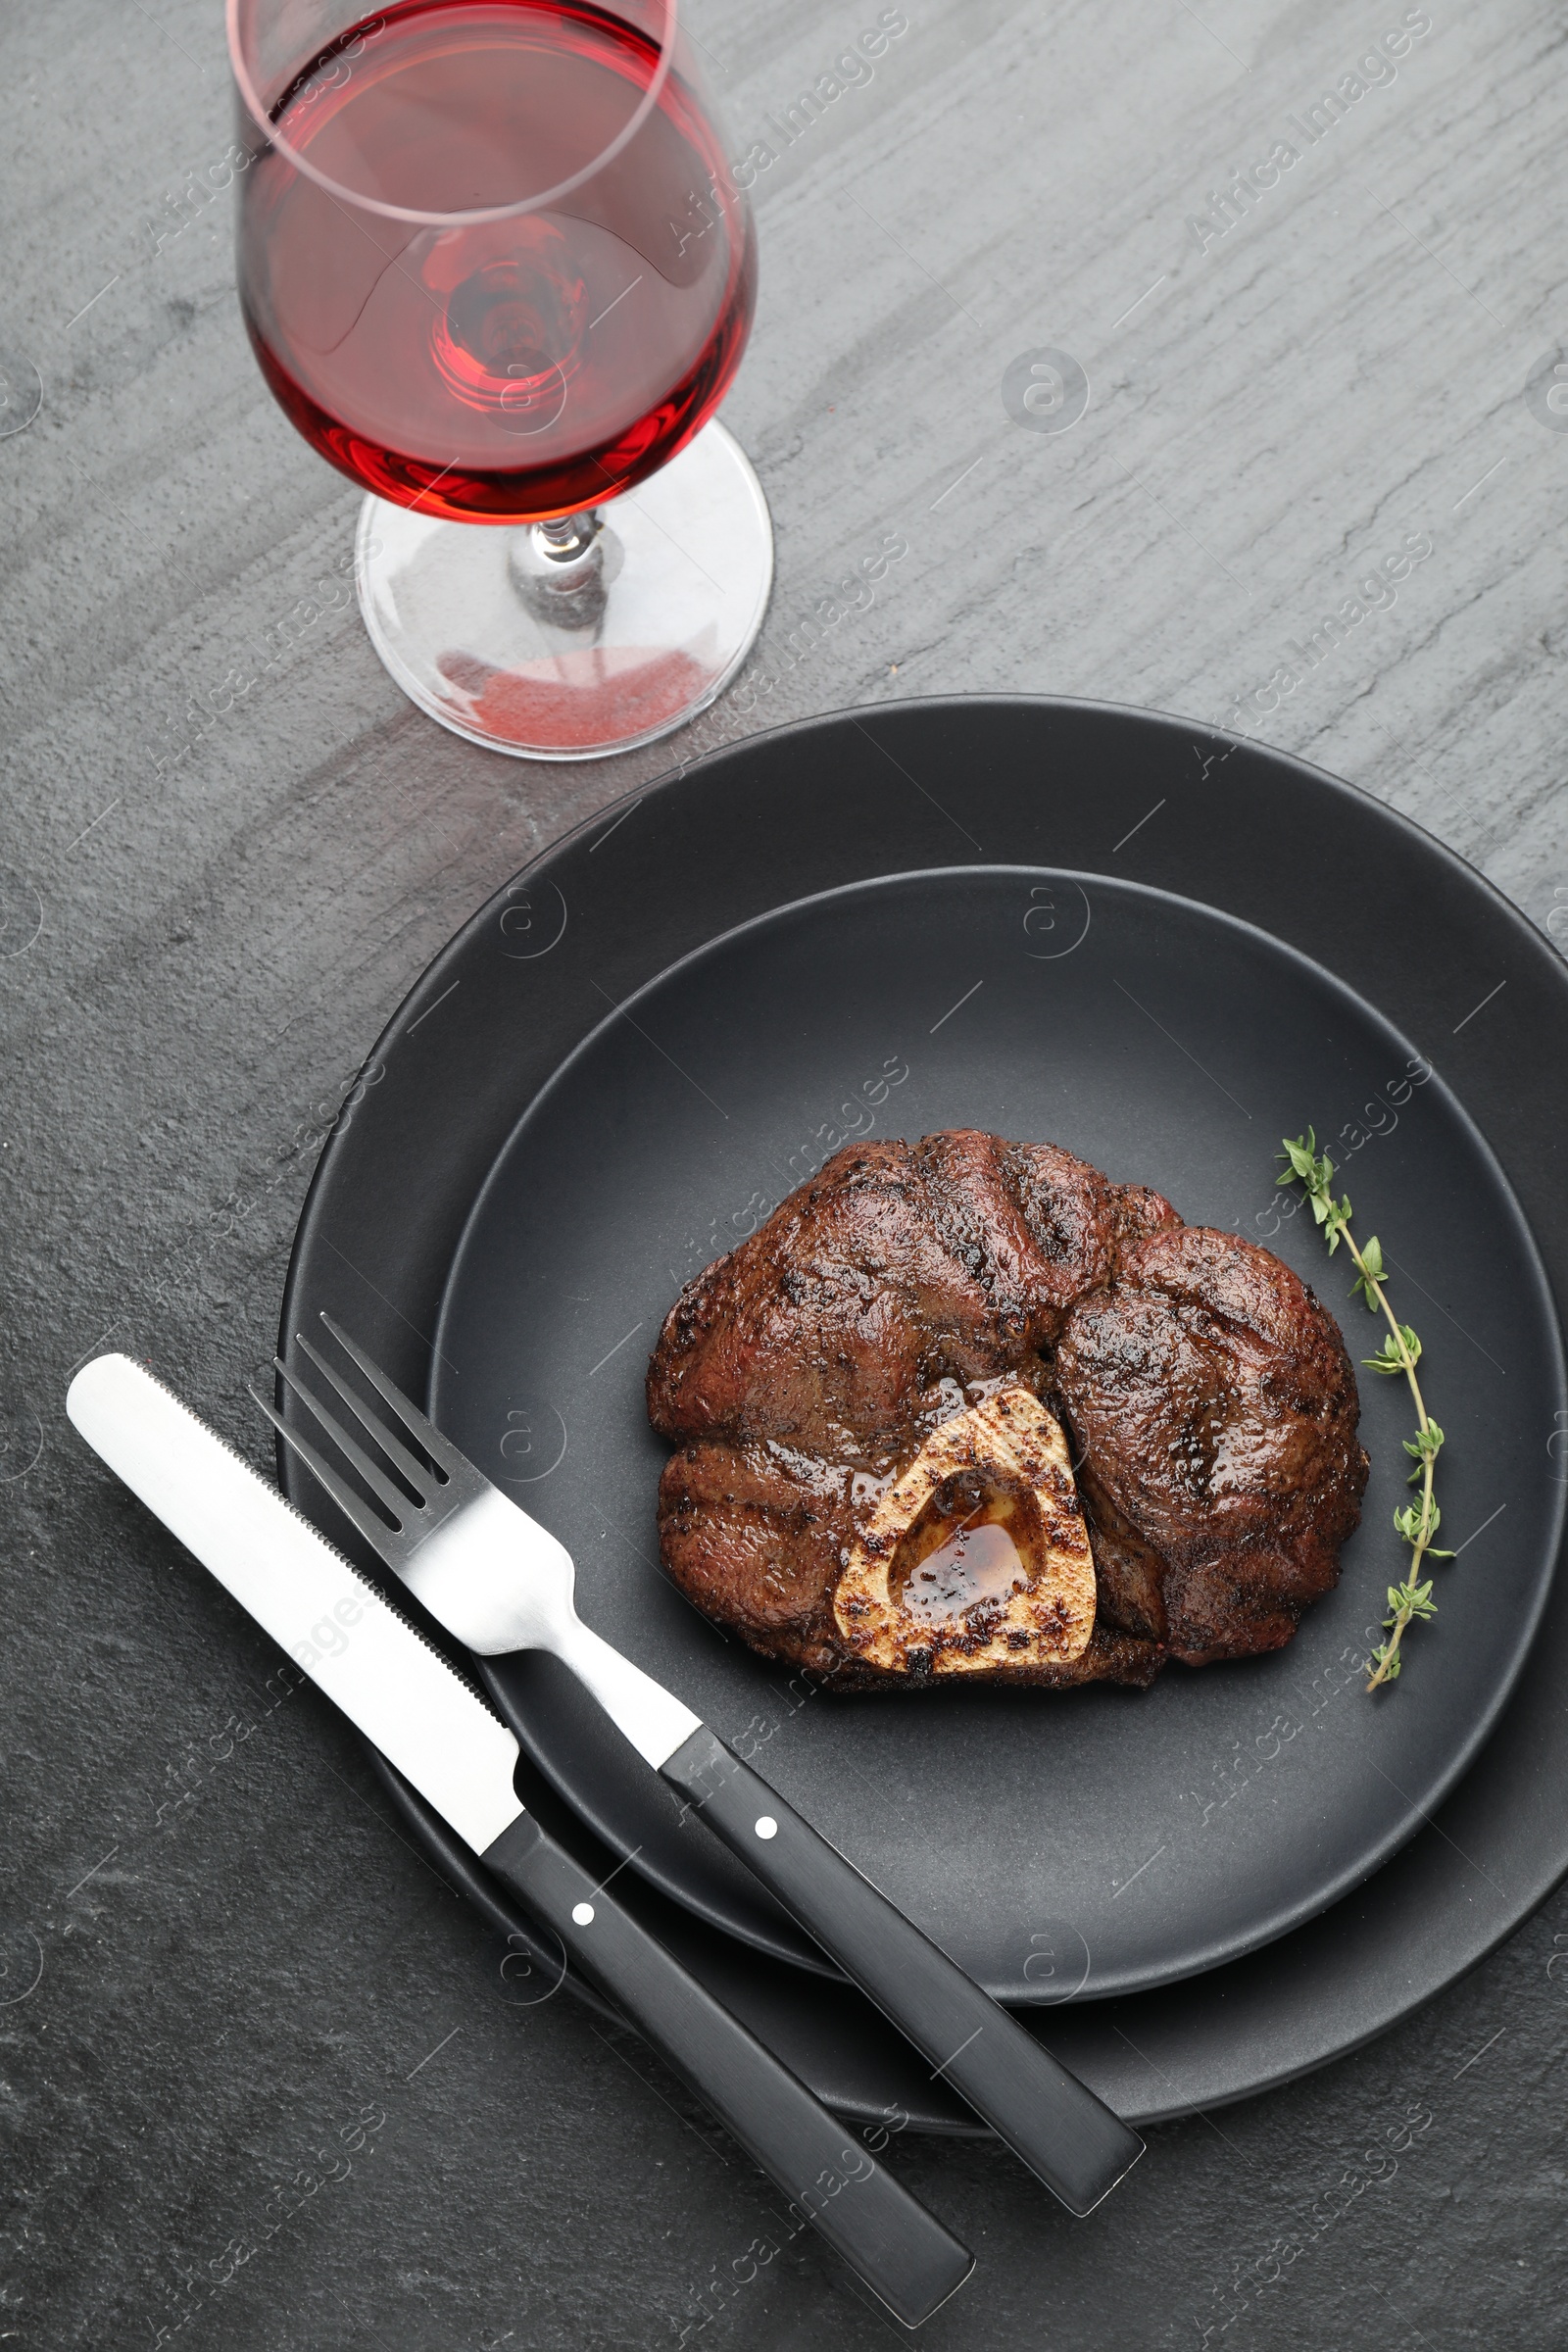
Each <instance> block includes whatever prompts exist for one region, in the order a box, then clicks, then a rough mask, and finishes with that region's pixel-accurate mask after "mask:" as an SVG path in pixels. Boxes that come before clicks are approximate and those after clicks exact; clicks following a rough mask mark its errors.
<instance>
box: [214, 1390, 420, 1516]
mask: <svg viewBox="0 0 1568 2352" xmlns="http://www.w3.org/2000/svg"><path fill="white" fill-rule="evenodd" d="M245 1385H246V1387H247V1388H248V1389H250V1393H251V1397H252V1399H253V1401H254V1402H255V1403H257V1404H259V1405H260V1406H261V1408H262V1411H263V1412H264V1413H265V1414H266V1415H267V1418H268V1419H269V1421H270V1423H271V1424H272V1427H273V1428H274V1429H275V1430H276V1432H277V1434H278V1436H279V1437H280V1438H281V1439H282V1441H283V1443H284V1445H285V1446H292V1447H293V1449H294V1451H295V1452H296V1453H297V1454H298V1455H299V1457H300V1459H301V1461H302V1462H304V1463H305V1464H306V1465H307V1467H308V1468H309V1469H311V1470H312V1471H314V1472H315V1474H316V1476H317V1477H318V1478H319V1480H320V1482H321V1484H322V1486H323V1487H324V1488H325V1489H326V1491H327V1493H328V1494H329V1495H331V1497H332V1500H333V1501H334V1502H335V1503H336V1504H337V1506H338V1508H339V1509H340V1510H341V1511H342V1512H343V1513H344V1515H345V1517H347V1518H348V1519H350V1520H351V1521H352V1522H353V1524H354V1525H355V1526H356V1527H357V1528H358V1529H359V1531H360V1533H361V1535H362V1536H363V1537H364V1538H365V1541H366V1542H367V1544H369V1546H370V1548H371V1550H372V1551H375V1552H378V1553H379V1554H380V1556H381V1557H382V1559H385V1558H386V1556H387V1552H388V1550H389V1549H390V1548H392V1547H393V1546H394V1545H395V1544H397V1541H398V1539H397V1537H396V1535H395V1533H394V1531H393V1530H392V1529H391V1528H390V1527H388V1525H387V1523H386V1521H385V1520H384V1519H379V1518H377V1516H376V1514H375V1512H374V1511H372V1510H371V1508H370V1506H369V1504H368V1502H367V1501H366V1499H365V1497H364V1495H356V1494H355V1492H354V1490H353V1488H352V1487H350V1486H348V1485H347V1484H346V1483H345V1481H344V1480H343V1479H341V1478H339V1476H338V1474H337V1472H336V1471H335V1470H334V1469H333V1468H332V1467H331V1465H330V1464H329V1463H327V1462H325V1461H323V1460H322V1459H321V1456H320V1455H319V1453H318V1452H317V1450H316V1447H315V1446H313V1445H312V1444H311V1443H310V1440H309V1439H308V1438H302V1437H301V1436H300V1434H299V1431H298V1430H296V1429H290V1427H289V1425H288V1423H287V1422H286V1421H285V1420H284V1419H283V1416H282V1414H281V1413H278V1412H274V1411H273V1409H272V1407H271V1406H270V1404H269V1403H268V1401H267V1398H266V1397H263V1396H262V1395H260V1394H259V1392H258V1391H257V1390H256V1389H254V1388H251V1384H250V1383H249V1381H247V1382H246V1384H245Z"/></svg>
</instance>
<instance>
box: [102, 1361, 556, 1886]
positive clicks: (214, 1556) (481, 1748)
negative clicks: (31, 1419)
mask: <svg viewBox="0 0 1568 2352" xmlns="http://www.w3.org/2000/svg"><path fill="white" fill-rule="evenodd" d="M66 1411H67V1413H68V1414H69V1415H70V1417H71V1419H72V1421H73V1423H74V1425H75V1427H76V1428H77V1429H78V1430H79V1431H80V1433H81V1435H82V1437H84V1438H85V1439H86V1441H87V1444H88V1445H89V1446H91V1447H92V1449H93V1451H94V1452H95V1453H98V1454H101V1455H102V1457H103V1459H104V1460H105V1461H106V1462H107V1463H108V1464H109V1467H110V1468H111V1470H113V1471H114V1472H115V1473H116V1474H117V1476H119V1477H120V1478H122V1479H123V1480H124V1482H125V1485H126V1486H127V1487H129V1489H130V1490H131V1493H132V1494H133V1495H139V1496H140V1498H141V1500H142V1501H143V1502H144V1503H146V1505H147V1507H148V1509H149V1510H150V1511H153V1512H155V1513H156V1514H157V1516H158V1517H159V1518H160V1519H161V1520H162V1521H163V1522H164V1525H165V1526H166V1527H167V1528H169V1529H170V1530H171V1531H172V1533H173V1534H174V1535H176V1536H177V1537H178V1538H179V1541H180V1542H181V1543H182V1544H184V1546H185V1548H186V1550H187V1551H192V1552H194V1553H195V1555H196V1557H197V1559H199V1560H200V1561H201V1563H202V1566H203V1567H204V1568H208V1569H210V1570H211V1571H212V1573H213V1575H214V1576H216V1577H217V1579H218V1581H219V1583H220V1584H221V1585H222V1586H223V1587H224V1589H225V1590H226V1591H227V1592H229V1593H232V1594H233V1596H234V1598H235V1599H236V1600H237V1601H238V1602H239V1604H240V1607H241V1608H242V1609H245V1610H247V1611H248V1612H249V1614H250V1615H251V1616H252V1617H254V1618H255V1619H256V1621H257V1623H258V1624H259V1625H262V1626H265V1628H266V1629H267V1631H268V1632H269V1633H270V1635H271V1637H272V1639H273V1641H274V1642H278V1643H280V1645H281V1646H282V1647H283V1648H284V1649H286V1650H287V1652H288V1654H289V1656H290V1657H291V1658H292V1659H293V1660H294V1662H295V1664H296V1665H297V1666H299V1667H301V1668H302V1669H303V1670H304V1672H305V1673H306V1674H308V1675H309V1676H310V1678H311V1680H312V1682H313V1683H315V1684H316V1685H317V1686H318V1687H319V1689H320V1690H321V1691H324V1692H325V1693H326V1695H327V1697H328V1698H330V1699H331V1700H332V1701H333V1703H334V1705H336V1706H339V1707H341V1708H342V1710H343V1712H344V1714H345V1715H347V1716H348V1717H350V1719H351V1720H352V1721H353V1722H354V1723H356V1724H358V1726H359V1728H360V1730H361V1731H362V1732H364V1733H365V1735H366V1737H367V1739H368V1740H373V1741H374V1742H375V1745H376V1746H377V1747H378V1748H379V1749H380V1750H381V1753H382V1754H383V1755H384V1756H386V1757H387V1758H388V1759H389V1761H390V1762H391V1763H393V1764H395V1765H396V1766H397V1768H398V1770H399V1772H401V1773H402V1774H403V1776H404V1778H405V1780H408V1781H412V1782H413V1784H414V1786H415V1788H416V1789H418V1791H419V1794H420V1795H421V1796H422V1797H424V1798H426V1799H427V1801H428V1802H429V1803H430V1804H432V1805H434V1807H435V1809H436V1811H437V1812H438V1813H440V1814H441V1815H442V1817H443V1818H444V1819H445V1820H447V1821H449V1822H450V1823H451V1824H452V1827H453V1828H454V1829H455V1830H456V1831H457V1832H458V1834H459V1836H460V1837H461V1838H463V1839H464V1840H465V1842H466V1844H468V1845H471V1846H472V1847H473V1849H474V1851H475V1853H483V1851H484V1850H485V1848H486V1846H488V1845H492V1844H494V1842H495V1840H496V1839H497V1838H499V1837H500V1836H501V1834H502V1832H503V1831H504V1830H505V1829H507V1828H508V1826H509V1825H510V1824H511V1823H512V1822H514V1821H515V1820H516V1819H517V1818H518V1816H519V1815H520V1814H521V1812H522V1810H523V1808H522V1806H521V1804H520V1803H519V1802H518V1800H517V1797H516V1795H515V1791H514V1789H513V1774H514V1771H515V1766H516V1761H517V1742H516V1740H515V1739H514V1737H513V1735H512V1734H511V1732H509V1731H508V1730H507V1729H506V1727H505V1726H504V1725H503V1724H501V1723H499V1722H498V1721H497V1720H496V1718H495V1716H494V1715H492V1714H491V1713H490V1710H489V1709H488V1707H486V1706H485V1705H484V1704H483V1702H482V1701H481V1700H480V1699H479V1698H478V1697H477V1696H476V1695H475V1693H474V1692H473V1691H470V1690H469V1688H468V1686H467V1685H466V1683H465V1682H463V1681H462V1680H461V1679H460V1677H459V1676H458V1675H457V1674H456V1673H454V1671H453V1669H452V1668H451V1667H450V1666H449V1665H448V1664H447V1662H446V1660H445V1659H444V1658H443V1657H442V1656H441V1655H440V1654H439V1652H438V1651H436V1650H434V1649H432V1648H431V1646H430V1644H429V1643H428V1642H426V1641H425V1640H424V1639H423V1638H422V1636H421V1635H419V1634H417V1632H416V1631H415V1629H414V1627H413V1626H411V1625H410V1624H409V1623H408V1621H407V1620H406V1619H405V1618H403V1617H400V1616H399V1615H398V1613H397V1611H396V1610H395V1609H392V1608H390V1607H389V1606H388V1604H387V1602H386V1601H385V1600H384V1599H383V1598H382V1596H381V1594H380V1593H378V1592H377V1591H376V1590H375V1588H374V1586H373V1585H371V1584H370V1583H369V1582H368V1580H367V1579H366V1578H365V1577H362V1576H361V1575H360V1574H359V1572H358V1571H357V1570H356V1569H355V1568H353V1567H352V1566H351V1565H350V1563H349V1562H348V1561H347V1560H346V1559H345V1558H344V1556H343V1554H342V1553H341V1552H340V1551H338V1550H336V1549H335V1548H334V1547H333V1545H331V1544H328V1543H327V1541H326V1539H325V1537H324V1536H320V1535H318V1533H317V1531H316V1529H315V1528H314V1527H312V1526H311V1525H310V1523H309V1521H308V1520H305V1519H302V1518H301V1516H300V1514H299V1513H298V1511H296V1510H295V1509H294V1508H293V1507H292V1505H291V1504H289V1503H287V1502H285V1501H284V1499H283V1497H282V1495H279V1494H277V1493H276V1492H275V1490H274V1489H273V1488H271V1487H270V1486H269V1485H268V1484H267V1482H266V1480H265V1479H263V1478H261V1477H260V1476H259V1475H258V1473H257V1472H256V1471H254V1470H253V1469H252V1468H251V1466H250V1464H249V1463H248V1462H246V1461H245V1460H243V1459H242V1457H241V1456H240V1455H239V1454H237V1453H236V1452H235V1451H234V1450H233V1448H232V1447H231V1446H227V1445H226V1444H225V1443H224V1441H223V1440H222V1439H221V1437H220V1436H219V1435H218V1433H217V1431H216V1430H212V1429H209V1428H208V1427H207V1424H206V1423H205V1422H204V1421H200V1420H198V1419H197V1417H196V1415H195V1414H194V1413H193V1412H192V1411H191V1410H190V1409H189V1407H188V1406H187V1405H185V1404H182V1403H181V1401H180V1399H179V1398H178V1397H176V1396H175V1395H174V1393H173V1391H172V1389H167V1388H165V1386H164V1384H163V1383H162V1381H160V1380H158V1379H156V1378H155V1377H154V1375H153V1374H152V1373H151V1372H149V1371H148V1370H147V1369H146V1368H145V1366H143V1365H141V1364H137V1363H133V1362H132V1361H131V1359H130V1358H129V1357H128V1356H124V1355H101V1356H99V1357H97V1358H96V1360H95V1361H94V1362H92V1363H90V1364H88V1365H86V1366H85V1367H84V1368H83V1370H81V1371H80V1372H78V1373H77V1374H76V1377H75V1379H74V1380H73V1382H72V1384H71V1388H70V1391H69V1393H68V1395H67V1397H66Z"/></svg>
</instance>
